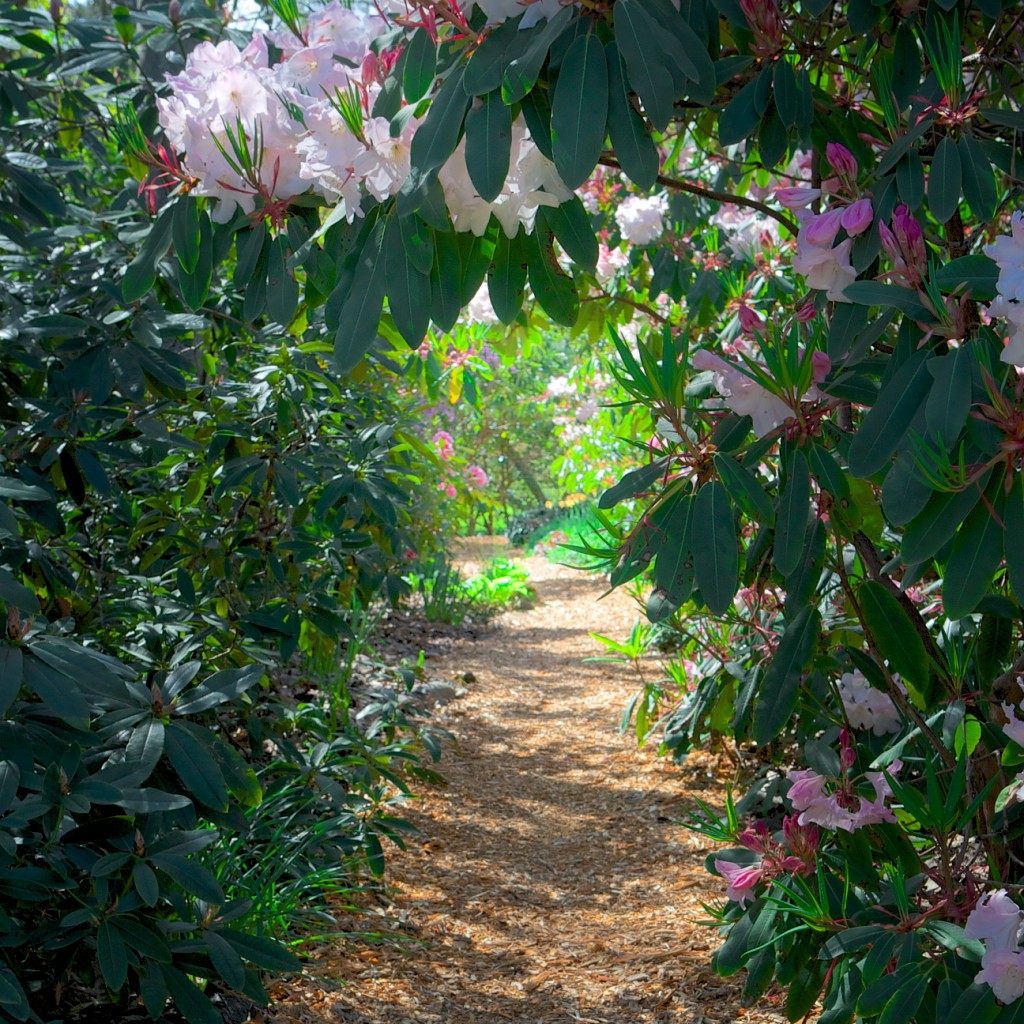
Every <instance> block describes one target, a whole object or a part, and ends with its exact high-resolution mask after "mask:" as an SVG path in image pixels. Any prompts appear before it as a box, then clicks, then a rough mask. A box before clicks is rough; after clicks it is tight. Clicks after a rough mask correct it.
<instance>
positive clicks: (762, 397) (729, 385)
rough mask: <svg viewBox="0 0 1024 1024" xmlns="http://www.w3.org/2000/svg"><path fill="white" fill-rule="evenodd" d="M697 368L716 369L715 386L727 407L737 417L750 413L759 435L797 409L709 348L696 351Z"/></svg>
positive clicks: (755, 431) (772, 427)
mask: <svg viewBox="0 0 1024 1024" xmlns="http://www.w3.org/2000/svg"><path fill="white" fill-rule="evenodd" d="M693 367H694V369H695V370H712V371H714V374H715V378H714V383H715V389H716V390H717V391H718V393H719V394H720V395H721V396H722V397H723V399H724V400H725V404H726V406H728V408H729V409H731V410H732V411H733V412H734V413H736V415H737V416H749V417H750V418H751V420H752V421H753V429H754V433H755V434H756V435H757V436H758V437H764V435H765V434H767V433H769V432H770V431H772V430H774V429H775V428H776V427H778V426H780V425H781V424H783V423H785V422H786V420H788V419H789V418H790V417H792V415H793V410H792V409H791V408H790V407H789V406H788V405H787V404H786V403H785V402H784V401H783V400H782V399H781V398H779V396H778V395H776V394H773V393H772V392H771V391H768V390H767V389H766V388H763V387H762V386H761V385H760V384H758V383H757V381H756V380H753V379H752V378H751V377H748V376H747V375H746V374H745V373H742V372H741V371H740V370H738V369H737V368H736V367H735V366H733V365H731V364H730V363H727V362H726V361H725V360H724V359H723V358H722V357H721V356H717V355H715V354H714V353H713V352H709V351H708V350H707V349H700V350H699V351H697V352H695V353H694V356H693Z"/></svg>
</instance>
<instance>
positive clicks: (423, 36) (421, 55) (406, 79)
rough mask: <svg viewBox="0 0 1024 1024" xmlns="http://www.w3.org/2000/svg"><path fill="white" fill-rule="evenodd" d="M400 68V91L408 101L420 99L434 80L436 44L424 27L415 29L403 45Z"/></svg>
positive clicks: (413, 101)
mask: <svg viewBox="0 0 1024 1024" xmlns="http://www.w3.org/2000/svg"><path fill="white" fill-rule="evenodd" d="M404 53H405V66H404V67H403V68H402V92H404V93H405V98H406V100H407V101H408V102H409V103H415V102H416V101H417V100H420V99H422V98H423V97H424V96H425V95H426V94H427V90H428V89H429V88H430V84H431V82H433V81H434V71H435V69H436V68H437V45H436V44H435V43H434V40H433V39H431V38H430V34H429V33H428V32H427V30H426V29H425V28H420V29H417V30H416V31H415V32H414V33H413V36H412V39H410V40H409V42H408V43H406V45H405V50H404Z"/></svg>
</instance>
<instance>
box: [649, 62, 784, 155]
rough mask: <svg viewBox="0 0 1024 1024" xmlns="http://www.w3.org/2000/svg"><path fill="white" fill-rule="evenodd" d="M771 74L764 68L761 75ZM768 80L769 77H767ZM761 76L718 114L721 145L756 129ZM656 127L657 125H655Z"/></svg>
mask: <svg viewBox="0 0 1024 1024" xmlns="http://www.w3.org/2000/svg"><path fill="white" fill-rule="evenodd" d="M766 74H767V75H768V76H770V75H771V68H765V69H764V70H763V71H761V75H766ZM767 80H768V81H770V80H771V79H770V77H769V78H768V79H767ZM760 81H761V78H760V76H758V78H755V79H753V80H752V81H750V82H747V84H746V85H745V86H743V88H742V89H740V91H739V92H738V93H736V95H735V96H733V98H732V99H731V100H730V101H729V105H728V106H727V107H726V108H725V109H724V110H723V111H722V112H721V114H719V115H718V137H719V141H720V142H721V143H722V145H726V146H732V145H735V144H736V143H738V142H742V141H743V140H744V139H747V138H749V137H750V136H751V135H753V134H754V131H755V130H756V129H757V126H758V123H759V122H760V120H761V113H760V111H758V109H757V92H758V88H759V85H760ZM655 127H657V126H655Z"/></svg>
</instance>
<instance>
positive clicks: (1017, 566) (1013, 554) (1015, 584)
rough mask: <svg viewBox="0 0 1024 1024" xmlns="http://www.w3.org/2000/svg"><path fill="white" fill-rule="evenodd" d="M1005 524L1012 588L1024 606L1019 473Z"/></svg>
mask: <svg viewBox="0 0 1024 1024" xmlns="http://www.w3.org/2000/svg"><path fill="white" fill-rule="evenodd" d="M1003 522H1004V524H1005V525H1006V540H1005V543H1004V549H1005V555H1006V569H1007V573H1008V574H1009V577H1010V588H1011V589H1012V590H1013V593H1014V596H1015V597H1016V598H1017V600H1018V601H1019V602H1020V603H1022V604H1024V544H1021V543H1018V539H1019V538H1021V537H1024V476H1021V475H1020V474H1019V473H1018V474H1017V475H1016V476H1015V477H1014V480H1013V486H1012V487H1011V488H1010V493H1009V494H1008V495H1007V496H1006V504H1005V506H1004V507H1003Z"/></svg>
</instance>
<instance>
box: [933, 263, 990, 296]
mask: <svg viewBox="0 0 1024 1024" xmlns="http://www.w3.org/2000/svg"><path fill="white" fill-rule="evenodd" d="M998 278H999V267H998V266H997V265H996V262H995V260H993V259H992V258H991V257H990V256H986V255H985V254H984V253H980V252H979V253H973V254H972V255H970V256H961V257H960V258H959V259H955V260H952V261H950V262H949V263H947V264H946V265H945V266H944V267H939V269H938V270H937V271H936V273H935V283H936V284H937V285H938V286H939V287H940V288H941V289H942V290H943V291H944V292H953V291H956V292H958V293H961V294H962V293H964V292H966V293H968V294H970V296H971V297H972V298H975V299H979V300H980V301H982V302H988V301H990V300H991V299H993V298H995V294H996V282H997V280H998Z"/></svg>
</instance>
